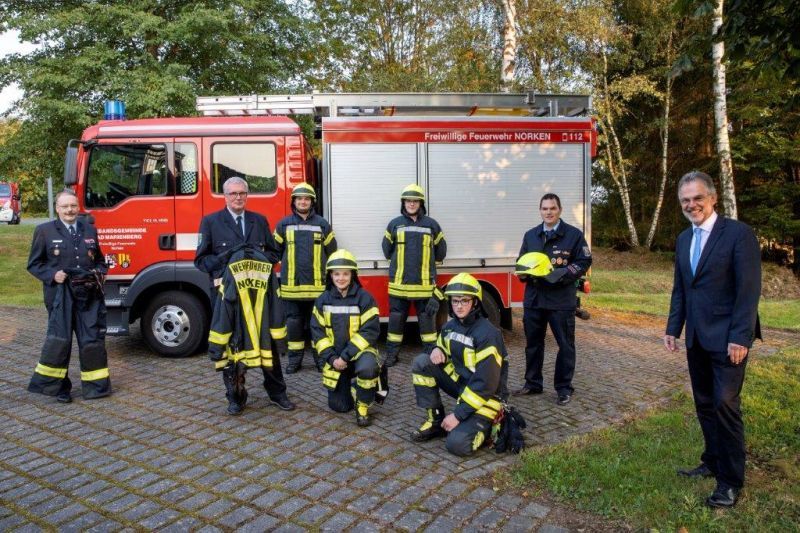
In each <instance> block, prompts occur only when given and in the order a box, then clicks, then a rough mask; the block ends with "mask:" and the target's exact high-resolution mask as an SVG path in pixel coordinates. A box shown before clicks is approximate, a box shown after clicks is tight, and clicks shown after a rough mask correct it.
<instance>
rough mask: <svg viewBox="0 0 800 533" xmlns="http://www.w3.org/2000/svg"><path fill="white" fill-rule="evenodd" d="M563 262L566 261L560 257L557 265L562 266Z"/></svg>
mask: <svg viewBox="0 0 800 533" xmlns="http://www.w3.org/2000/svg"><path fill="white" fill-rule="evenodd" d="M563 262H564V260H563V259H561V258H560V257H559V258H558V259H556V264H557V265H560V264H562V263H563Z"/></svg>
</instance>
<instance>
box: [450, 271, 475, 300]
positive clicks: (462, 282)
mask: <svg viewBox="0 0 800 533" xmlns="http://www.w3.org/2000/svg"><path fill="white" fill-rule="evenodd" d="M444 294H445V296H449V297H451V298H452V297H453V296H456V295H461V296H473V297H475V298H477V299H478V301H482V300H483V287H481V284H480V283H478V280H477V279H475V278H473V277H472V276H471V275H469V274H467V273H466V272H462V273H460V274H456V275H455V276H453V277H452V279H451V280H450V281H449V282H448V283H447V286H445V288H444Z"/></svg>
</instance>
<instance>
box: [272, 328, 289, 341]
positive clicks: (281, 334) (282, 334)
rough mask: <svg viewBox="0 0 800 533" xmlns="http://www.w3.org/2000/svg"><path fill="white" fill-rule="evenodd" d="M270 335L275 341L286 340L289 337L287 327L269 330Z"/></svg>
mask: <svg viewBox="0 0 800 533" xmlns="http://www.w3.org/2000/svg"><path fill="white" fill-rule="evenodd" d="M269 335H270V337H272V338H273V339H275V340H281V339H284V338H286V335H287V330H286V326H283V327H282V328H269Z"/></svg>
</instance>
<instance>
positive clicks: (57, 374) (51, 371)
mask: <svg viewBox="0 0 800 533" xmlns="http://www.w3.org/2000/svg"><path fill="white" fill-rule="evenodd" d="M28 368H30V367H28ZM34 372H36V373H37V374H41V375H43V376H47V377H49V378H58V379H64V378H65V377H67V369H66V368H55V367H52V366H46V365H43V364H42V363H38V364H37V365H36V368H35V369H34Z"/></svg>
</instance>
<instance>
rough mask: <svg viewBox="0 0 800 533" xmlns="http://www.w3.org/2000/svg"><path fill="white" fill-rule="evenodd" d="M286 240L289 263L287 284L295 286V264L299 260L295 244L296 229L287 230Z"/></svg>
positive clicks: (287, 260) (287, 266)
mask: <svg viewBox="0 0 800 533" xmlns="http://www.w3.org/2000/svg"><path fill="white" fill-rule="evenodd" d="M286 240H287V250H286V262H287V263H289V264H288V265H286V283H284V285H286V286H289V287H291V286H293V285H294V282H295V280H294V270H295V268H294V264H295V261H297V258H296V257H295V246H294V230H293V229H290V230H288V231H287V232H286Z"/></svg>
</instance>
